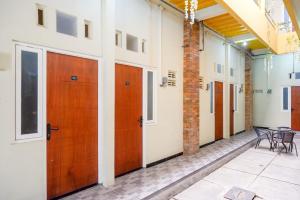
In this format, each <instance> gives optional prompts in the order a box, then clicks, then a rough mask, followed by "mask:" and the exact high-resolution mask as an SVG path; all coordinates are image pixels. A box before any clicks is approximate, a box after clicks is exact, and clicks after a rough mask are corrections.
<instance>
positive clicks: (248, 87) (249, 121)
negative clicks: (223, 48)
mask: <svg viewBox="0 0 300 200" xmlns="http://www.w3.org/2000/svg"><path fill="white" fill-rule="evenodd" d="M251 65H252V60H251V58H250V57H249V56H247V55H246V61H245V129H246V130H247V131H248V130H251V129H252V127H253V82H252V81H253V79H252V68H251Z"/></svg>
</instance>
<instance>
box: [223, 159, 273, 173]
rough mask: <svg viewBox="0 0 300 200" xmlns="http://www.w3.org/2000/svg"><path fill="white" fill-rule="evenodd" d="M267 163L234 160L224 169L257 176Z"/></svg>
mask: <svg viewBox="0 0 300 200" xmlns="http://www.w3.org/2000/svg"><path fill="white" fill-rule="evenodd" d="M267 164H268V163H261V162H257V161H256V160H248V159H244V158H235V159H233V160H232V161H230V162H229V163H227V164H226V165H224V167H226V168H229V169H234V170H238V171H241V172H246V173H250V174H255V175H258V174H260V173H261V172H262V171H263V170H264V169H265V167H266V166H267Z"/></svg>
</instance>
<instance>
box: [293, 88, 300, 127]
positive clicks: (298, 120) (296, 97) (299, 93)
mask: <svg viewBox="0 0 300 200" xmlns="http://www.w3.org/2000/svg"><path fill="white" fill-rule="evenodd" d="M291 110H292V129H293V130H295V131H300V87H299V86H295V87H292V109H291Z"/></svg>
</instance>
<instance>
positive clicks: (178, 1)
mask: <svg viewBox="0 0 300 200" xmlns="http://www.w3.org/2000/svg"><path fill="white" fill-rule="evenodd" d="M169 2H170V3H172V4H173V5H175V6H176V7H177V8H179V9H182V10H183V9H184V7H185V5H184V0H169ZM216 4H217V3H216V1H215V0H199V1H198V10H201V9H203V8H207V7H210V6H214V5H216Z"/></svg>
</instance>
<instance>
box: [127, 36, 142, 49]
mask: <svg viewBox="0 0 300 200" xmlns="http://www.w3.org/2000/svg"><path fill="white" fill-rule="evenodd" d="M138 45H139V43H138V38H137V37H135V36H133V35H129V34H127V35H126V47H127V50H130V51H134V52H138Z"/></svg>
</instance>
